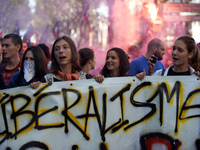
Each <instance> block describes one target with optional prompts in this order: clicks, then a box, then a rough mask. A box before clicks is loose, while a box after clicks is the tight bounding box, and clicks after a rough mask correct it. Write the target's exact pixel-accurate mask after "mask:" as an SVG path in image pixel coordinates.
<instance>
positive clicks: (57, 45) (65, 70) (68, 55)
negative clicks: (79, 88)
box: [30, 36, 80, 88]
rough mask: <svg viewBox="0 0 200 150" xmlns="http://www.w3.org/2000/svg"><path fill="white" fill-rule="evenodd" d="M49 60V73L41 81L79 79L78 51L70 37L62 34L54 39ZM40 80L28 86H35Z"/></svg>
mask: <svg viewBox="0 0 200 150" xmlns="http://www.w3.org/2000/svg"><path fill="white" fill-rule="evenodd" d="M51 61H52V63H51V69H50V70H51V73H49V74H47V75H45V76H44V78H43V79H42V80H41V82H57V81H69V80H79V77H78V74H77V72H78V71H80V66H79V63H78V51H77V48H76V45H75V43H74V41H73V40H72V39H71V38H70V37H67V36H62V37H59V38H57V39H56V41H55V42H54V44H53V47H52V52H51ZM41 82H35V83H31V84H30V86H31V87H32V88H37V87H38V86H39V84H40V83H41Z"/></svg>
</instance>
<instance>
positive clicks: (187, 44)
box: [152, 36, 200, 76]
mask: <svg viewBox="0 0 200 150" xmlns="http://www.w3.org/2000/svg"><path fill="white" fill-rule="evenodd" d="M172 59H173V64H172V65H171V66H170V67H168V68H167V69H166V70H165V69H160V70H158V71H156V72H155V73H154V74H153V75H154V76H160V75H163V76H183V75H198V76H200V74H199V72H198V71H197V72H195V70H194V69H193V68H192V67H191V66H190V65H189V61H191V62H192V63H193V64H194V65H195V66H197V67H198V65H199V51H198V48H197V46H196V44H195V41H194V39H193V38H192V37H189V36H181V37H179V38H178V39H177V40H176V41H175V43H174V46H173V50H172ZM152 68H153V67H152Z"/></svg>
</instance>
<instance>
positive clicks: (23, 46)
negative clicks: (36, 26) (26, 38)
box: [22, 42, 28, 53]
mask: <svg viewBox="0 0 200 150" xmlns="http://www.w3.org/2000/svg"><path fill="white" fill-rule="evenodd" d="M27 48H28V46H27V43H25V42H23V43H22V50H23V53H24V52H25V51H26V49H27Z"/></svg>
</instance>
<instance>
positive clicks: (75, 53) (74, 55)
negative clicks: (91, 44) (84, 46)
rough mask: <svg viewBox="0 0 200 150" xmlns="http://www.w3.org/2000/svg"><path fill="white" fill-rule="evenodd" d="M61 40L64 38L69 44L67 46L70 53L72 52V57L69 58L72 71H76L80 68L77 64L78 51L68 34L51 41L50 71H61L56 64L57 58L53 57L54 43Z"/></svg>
mask: <svg viewBox="0 0 200 150" xmlns="http://www.w3.org/2000/svg"><path fill="white" fill-rule="evenodd" d="M61 40H65V41H66V42H67V43H68V44H69V47H70V49H71V53H72V58H71V63H72V73H75V72H76V71H79V70H80V66H79V62H78V51H77V48H76V45H75V43H74V41H73V40H72V39H71V38H70V37H68V36H62V37H59V38H57V39H56V40H55V42H54V43H53V47H52V51H51V61H52V63H51V72H52V73H56V74H57V73H58V71H61V70H60V67H59V64H58V62H57V60H56V58H55V54H54V51H55V44H56V43H57V42H58V41H61Z"/></svg>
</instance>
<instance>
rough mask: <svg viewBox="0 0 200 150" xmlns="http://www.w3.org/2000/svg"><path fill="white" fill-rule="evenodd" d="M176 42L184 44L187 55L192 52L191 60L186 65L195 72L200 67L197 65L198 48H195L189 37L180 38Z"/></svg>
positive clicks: (199, 55) (199, 59) (198, 59)
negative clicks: (179, 41)
mask: <svg viewBox="0 0 200 150" xmlns="http://www.w3.org/2000/svg"><path fill="white" fill-rule="evenodd" d="M177 40H181V41H183V42H184V44H185V45H186V47H187V51H188V53H191V52H193V56H192V58H191V59H189V62H188V63H189V65H190V66H191V67H193V68H194V69H195V70H199V67H200V64H199V61H200V58H199V57H200V54H199V49H198V47H197V45H196V43H195V40H194V39H193V38H192V37H190V36H181V37H179V38H178V39H177ZM177 40H176V41H177Z"/></svg>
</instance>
